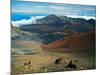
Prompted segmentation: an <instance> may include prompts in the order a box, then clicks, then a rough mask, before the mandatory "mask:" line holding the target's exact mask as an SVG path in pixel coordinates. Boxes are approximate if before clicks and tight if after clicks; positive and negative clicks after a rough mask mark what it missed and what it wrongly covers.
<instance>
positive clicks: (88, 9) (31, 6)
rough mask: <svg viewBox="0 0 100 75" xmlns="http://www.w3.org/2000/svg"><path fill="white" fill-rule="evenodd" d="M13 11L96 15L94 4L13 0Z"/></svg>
mask: <svg viewBox="0 0 100 75" xmlns="http://www.w3.org/2000/svg"><path fill="white" fill-rule="evenodd" d="M12 12H13V13H14V12H21V13H28V14H56V15H78V16H93V17H95V15H96V7H95V6H92V5H76V4H74V5H73V4H59V3H45V2H26V1H19V0H12Z"/></svg>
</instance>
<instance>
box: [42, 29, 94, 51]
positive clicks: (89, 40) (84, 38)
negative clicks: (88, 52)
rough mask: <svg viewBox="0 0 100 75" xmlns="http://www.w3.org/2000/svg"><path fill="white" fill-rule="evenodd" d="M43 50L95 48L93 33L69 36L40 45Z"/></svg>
mask: <svg viewBox="0 0 100 75" xmlns="http://www.w3.org/2000/svg"><path fill="white" fill-rule="evenodd" d="M42 48H43V49H44V50H46V49H59V48H66V49H80V48H81V49H82V48H85V49H91V48H93V49H94V48H95V31H94V30H93V31H90V32H84V33H75V34H72V35H70V36H66V37H65V38H64V39H61V40H57V41H54V42H52V43H49V44H47V45H46V44H44V45H42Z"/></svg>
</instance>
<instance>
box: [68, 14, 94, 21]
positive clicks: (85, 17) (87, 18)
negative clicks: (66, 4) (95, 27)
mask: <svg viewBox="0 0 100 75" xmlns="http://www.w3.org/2000/svg"><path fill="white" fill-rule="evenodd" d="M66 16H68V17H72V18H84V19H86V20H89V19H96V17H92V16H78V15H66Z"/></svg>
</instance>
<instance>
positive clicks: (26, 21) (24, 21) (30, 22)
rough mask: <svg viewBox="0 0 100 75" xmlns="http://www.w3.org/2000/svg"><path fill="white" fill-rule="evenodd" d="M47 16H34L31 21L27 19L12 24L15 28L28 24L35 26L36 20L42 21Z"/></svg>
mask: <svg viewBox="0 0 100 75" xmlns="http://www.w3.org/2000/svg"><path fill="white" fill-rule="evenodd" d="M43 17H45V16H32V17H31V18H30V19H28V20H26V19H22V20H18V21H12V24H13V25H14V26H17V27H19V26H21V25H28V24H35V23H36V19H40V18H43Z"/></svg>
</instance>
